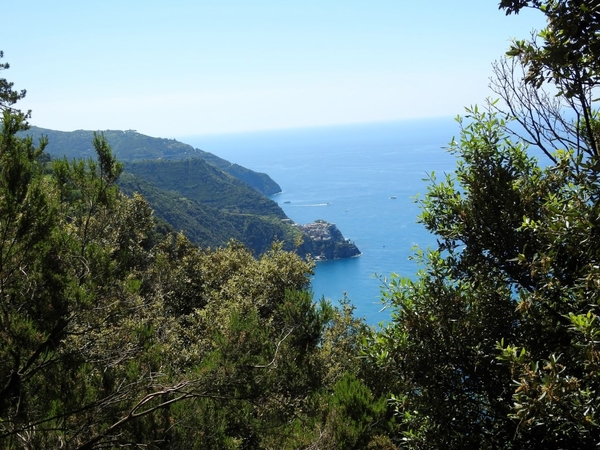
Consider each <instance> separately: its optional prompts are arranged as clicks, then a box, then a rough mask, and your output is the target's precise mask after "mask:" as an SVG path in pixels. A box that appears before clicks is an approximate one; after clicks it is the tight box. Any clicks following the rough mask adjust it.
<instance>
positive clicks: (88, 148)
mask: <svg viewBox="0 0 600 450" xmlns="http://www.w3.org/2000/svg"><path fill="white" fill-rule="evenodd" d="M102 133H104V136H105V137H106V140H107V142H108V143H109V144H110V146H111V149H112V151H113V153H114V155H115V156H116V157H117V159H119V160H120V161H124V162H128V161H140V160H181V159H189V158H200V159H202V160H204V161H206V162H207V163H209V164H211V165H213V166H215V167H217V168H219V169H221V170H222V171H224V172H227V173H229V174H230V175H233V176H234V177H236V178H238V179H239V180H241V181H243V182H244V183H246V184H248V185H249V186H251V187H253V188H254V189H256V190H257V191H259V192H260V193H262V194H264V195H273V194H276V193H278V192H281V187H279V185H278V184H277V183H276V182H275V181H273V180H272V179H271V178H270V177H269V176H268V175H267V174H264V173H258V172H254V171H252V170H250V169H246V168H245V167H242V166H239V165H237V164H232V163H231V162H229V161H227V160H224V159H222V158H219V157H218V156H216V155H213V154H212V153H209V152H205V151H203V150H200V149H196V148H194V147H192V146H191V145H188V144H184V143H183V142H179V141H176V140H175V139H164V138H155V137H151V136H146V135H144V134H140V133H138V132H136V131H134V130H127V131H119V130H105V131H103V132H102ZM25 134H27V135H30V136H32V137H33V138H34V139H36V140H37V139H39V138H40V137H41V136H47V137H48V141H49V142H48V146H47V147H46V151H47V152H48V153H49V154H50V155H51V156H52V157H54V158H57V157H59V158H62V157H63V156H66V157H67V158H68V159H72V158H88V157H91V158H94V157H95V154H94V148H93V146H92V140H93V138H94V132H93V131H89V130H76V131H56V130H50V129H47V128H40V127H31V129H30V130H28V131H27V132H26V133H25Z"/></svg>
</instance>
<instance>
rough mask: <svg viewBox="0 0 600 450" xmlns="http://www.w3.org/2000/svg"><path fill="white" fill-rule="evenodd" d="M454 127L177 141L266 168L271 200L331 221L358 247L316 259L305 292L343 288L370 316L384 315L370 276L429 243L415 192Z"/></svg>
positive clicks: (418, 125)
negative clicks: (355, 252) (354, 252)
mask: <svg viewBox="0 0 600 450" xmlns="http://www.w3.org/2000/svg"><path fill="white" fill-rule="evenodd" d="M457 134H458V127H457V125H456V123H455V122H454V121H453V120H452V119H450V118H448V119H427V120H413V121H403V122H393V123H391V122H390V123H381V124H363V125H352V126H350V125H346V126H336V127H322V128H311V129H299V130H286V131H270V132H255V133H240V134H230V135H212V136H195V137H189V136H188V137H182V138H180V140H182V141H183V142H186V143H189V144H191V145H193V146H194V147H197V148H200V149H202V150H205V151H209V152H211V153H214V154H216V155H218V156H220V157H222V158H224V159H227V160H229V161H231V162H234V163H238V164H240V165H242V166H245V167H248V168H250V169H252V170H255V171H258V172H265V173H267V174H269V175H270V176H271V178H273V179H274V180H275V181H276V182H277V183H278V184H279V185H280V186H281V188H282V190H283V192H282V193H281V194H278V195H276V196H273V197H272V198H273V200H275V201H276V202H278V203H279V205H280V206H281V207H282V208H283V210H284V211H285V213H286V214H287V215H288V216H289V217H290V218H291V219H292V220H294V221H295V222H298V223H307V222H312V221H314V220H316V219H324V220H326V221H328V222H333V223H335V224H336V225H337V226H338V228H339V229H340V230H341V231H342V233H343V234H344V236H345V237H346V238H349V239H351V240H353V241H354V242H355V243H356V245H357V246H358V248H359V249H360V250H361V252H362V255H361V256H360V257H358V258H352V259H346V260H338V261H326V262H320V263H318V264H317V267H316V270H315V276H314V278H313V280H312V289H313V293H314V296H315V298H320V297H321V296H325V297H327V298H329V299H331V300H333V301H337V300H338V299H341V298H342V297H343V295H344V292H345V293H346V294H347V296H348V298H350V300H351V301H352V302H353V304H354V305H355V306H356V314H357V315H359V316H364V317H365V318H366V319H367V321H368V323H370V324H376V323H378V322H380V321H383V320H386V319H388V318H389V312H387V311H381V308H382V305H381V302H380V298H381V293H380V289H381V281H380V280H379V279H378V277H389V275H390V274H391V273H392V272H395V273H398V274H400V275H402V276H412V275H414V274H415V272H416V271H417V270H418V266H417V265H416V264H415V263H414V262H413V261H411V260H409V256H410V255H412V254H413V253H414V246H416V245H418V246H420V247H422V248H426V247H427V246H431V245H433V244H435V238H433V237H432V236H431V235H430V234H428V233H427V232H426V231H425V230H424V228H423V226H422V225H420V224H417V223H416V220H417V215H418V214H419V207H418V205H417V204H416V203H415V196H417V195H418V194H421V195H422V194H424V193H425V191H426V186H427V184H428V182H427V181H425V180H424V179H427V178H428V177H429V175H430V174H431V173H432V172H435V173H436V174H438V175H439V176H441V175H442V174H443V173H444V172H451V171H452V170H453V168H454V164H455V160H454V157H453V156H452V155H450V154H449V153H448V152H446V151H445V150H444V148H443V147H445V146H446V145H447V143H448V142H449V141H450V140H451V138H452V137H453V136H454V135H457Z"/></svg>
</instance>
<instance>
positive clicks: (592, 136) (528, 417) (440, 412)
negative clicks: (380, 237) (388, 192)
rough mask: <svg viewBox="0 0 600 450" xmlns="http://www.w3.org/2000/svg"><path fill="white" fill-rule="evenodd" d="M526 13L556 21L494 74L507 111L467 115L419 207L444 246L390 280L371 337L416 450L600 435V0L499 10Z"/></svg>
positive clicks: (518, 45)
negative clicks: (379, 323)
mask: <svg viewBox="0 0 600 450" xmlns="http://www.w3.org/2000/svg"><path fill="white" fill-rule="evenodd" d="M526 6H532V7H534V8H537V9H539V10H540V11H542V12H543V13H544V14H545V15H546V17H547V19H548V26H547V28H545V29H544V30H542V32H541V33H540V39H541V41H542V43H538V42H536V41H517V42H515V43H514V45H513V47H512V48H511V49H510V50H509V57H511V58H513V59H512V60H508V61H507V60H504V61H501V62H500V63H498V64H497V65H496V75H497V78H496V79H495V80H493V88H494V89H495V90H496V92H498V93H499V94H500V97H501V99H502V100H503V102H504V104H503V103H500V102H490V104H489V109H487V110H480V109H479V108H477V107H474V108H470V109H468V110H467V115H466V120H464V121H462V120H460V121H459V123H460V126H461V134H460V139H458V140H453V141H452V142H451V143H450V145H449V150H450V151H451V152H452V153H454V154H455V155H456V156H457V169H456V171H455V173H454V174H453V175H448V176H446V177H445V179H443V180H441V181H438V180H437V179H436V178H435V177H433V176H432V180H431V181H432V183H431V185H430V187H429V188H428V192H427V194H426V195H425V197H424V199H423V200H422V201H421V206H422V213H421V215H420V217H419V220H420V222H421V223H423V224H424V225H425V227H426V228H427V229H428V230H429V231H431V232H432V233H434V234H435V235H436V236H437V238H438V246H437V249H435V250H428V251H421V252H419V253H418V254H417V257H418V259H420V260H421V262H422V263H423V265H424V269H423V270H422V271H420V272H419V273H418V275H417V277H416V279H400V278H397V277H392V279H391V280H390V281H389V283H388V287H387V290H386V291H385V292H384V295H385V298H386V300H387V302H388V304H389V305H390V306H391V308H392V310H393V316H392V322H391V323H390V324H389V325H388V326H387V327H385V328H384V329H383V330H381V331H380V332H377V333H374V334H373V335H372V337H371V341H370V351H369V360H370V361H372V362H373V363H374V364H377V365H378V367H380V370H382V371H383V372H382V373H385V374H386V375H387V376H386V377H385V378H386V380H387V382H386V383H385V384H384V386H386V387H387V388H389V389H390V390H391V391H392V392H395V393H396V395H395V396H394V402H395V405H396V412H397V418H398V421H399V423H400V426H401V427H402V434H401V435H400V436H397V442H398V443H400V442H403V443H404V445H407V446H408V447H411V448H512V449H516V448H591V447H593V446H594V445H596V444H597V442H599V441H600V428H599V426H598V411H597V406H596V405H597V404H599V402H600V377H599V376H598V351H597V345H598V336H599V335H600V334H599V333H600V323H599V322H598V313H599V310H600V306H599V305H600V301H599V290H598V288H599V286H600V284H599V283H600V279H599V275H600V270H599V269H598V267H599V265H598V262H599V260H600V240H599V239H598V230H599V229H600V228H599V226H600V222H599V217H600V210H599V208H600V186H599V185H598V182H599V179H600V177H599V174H600V165H599V164H598V163H599V161H598V150H597V148H598V145H597V136H598V134H597V130H598V121H597V112H596V111H595V110H593V108H592V99H593V91H594V89H595V88H596V86H597V84H598V68H597V66H596V65H597V62H598V53H597V47H596V42H597V40H598V38H597V35H598V33H597V30H598V26H599V23H600V16H599V15H598V7H597V6H596V5H595V2H584V1H578V2H566V1H565V2H562V1H548V2H541V1H533V2H528V1H517V2H512V1H509V2H502V3H501V7H503V8H505V9H506V11H507V12H508V13H513V12H518V11H519V10H520V9H521V8H523V7H526ZM578 30H579V31H580V32H581V36H580V35H579V34H578ZM521 69H522V70H523V72H521ZM521 73H522V74H523V75H522V82H521ZM548 81H550V82H551V83H552V84H553V85H554V86H555V87H556V88H557V89H556V92H557V97H552V96H551V95H548V94H547V93H545V92H544V91H543V88H544V86H545V85H546V82H548ZM565 105H566V106H568V107H569V108H571V110H572V111H574V112H575V114H574V117H569V116H568V115H567V116H565V109H564V106H565ZM504 108H506V112H505V111H504ZM513 120H516V121H517V123H519V124H520V125H521V127H522V128H521V130H518V129H517V128H516V127H514V126H513V124H514V123H515V122H512V121H513ZM528 144H530V145H533V146H536V147H538V148H539V149H541V150H542V151H543V153H544V154H545V156H544V158H545V159H544V160H543V161H538V160H537V159H536V158H533V157H531V156H530V155H529V154H528V152H529V150H530V149H529V148H528Z"/></svg>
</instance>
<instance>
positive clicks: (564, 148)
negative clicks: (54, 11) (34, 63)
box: [0, 0, 600, 450]
mask: <svg viewBox="0 0 600 450" xmlns="http://www.w3.org/2000/svg"><path fill="white" fill-rule="evenodd" d="M525 7H529V8H533V9H534V10H536V11H537V12H538V13H539V14H542V15H544V16H545V18H546V19H547V27H546V28H545V29H544V30H542V31H541V33H540V34H539V36H537V37H534V38H531V39H530V40H518V41H514V42H513V43H512V45H511V47H510V48H509V50H508V53H507V57H506V58H505V59H501V60H500V61H499V62H498V63H496V64H495V66H494V70H493V78H492V85H491V87H492V90H493V92H494V93H495V94H496V95H497V97H498V100H490V101H489V102H488V103H487V104H486V105H485V106H484V107H476V106H474V107H471V108H468V109H467V111H466V115H465V117H464V118H459V119H458V127H459V135H458V137H457V138H456V139H452V140H451V142H450V144H449V151H451V152H452V153H453V154H454V155H455V156H456V158H457V169H456V171H455V173H453V174H448V175H446V176H445V177H443V178H441V179H438V178H436V177H435V176H434V175H432V176H431V183H430V186H429V188H428V191H427V193H426V194H425V195H424V196H423V198H422V199H421V200H420V204H421V209H422V212H421V215H420V216H419V218H418V220H419V221H420V222H421V223H422V224H423V226H425V227H426V228H427V229H428V230H430V231H431V232H432V233H434V234H435V235H436V237H437V246H436V247H435V248H431V249H422V250H418V251H417V252H416V254H415V258H416V259H417V260H418V261H419V262H420V263H421V265H422V269H421V270H420V271H419V272H418V273H417V274H416V275H415V276H414V277H410V278H406V279H402V278H400V277H398V276H396V275H392V276H391V277H390V278H389V279H387V280H384V283H385V287H384V289H383V292H382V296H383V300H384V301H385V303H386V306H387V307H388V308H389V309H390V310H391V313H392V315H391V317H392V318H391V320H390V321H389V323H386V324H382V326H381V327H380V328H369V327H367V326H365V324H364V323H363V322H362V321H361V320H359V319H357V318H355V317H354V316H353V314H352V311H353V308H352V306H351V303H350V302H349V300H347V299H345V300H344V301H342V302H341V303H340V305H339V306H334V305H332V304H330V303H329V301H327V300H325V299H321V300H319V299H313V298H312V295H311V293H310V284H309V275H310V273H311V270H312V264H311V263H310V262H307V261H305V260H303V259H301V258H300V257H298V256H297V255H296V254H294V253H291V252H286V251H284V250H283V249H282V248H281V246H279V245H275V246H273V247H272V248H271V250H269V251H267V252H266V253H264V254H263V255H262V256H259V257H256V256H255V255H253V254H252V252H251V251H250V250H248V249H247V248H245V247H244V246H243V245H241V244H238V243H231V244H230V245H229V246H228V247H224V248H218V249H212V250H211V249H206V248H201V247H198V246H196V245H194V244H193V243H192V242H191V241H190V240H189V239H188V238H186V236H185V235H183V234H182V233H169V232H168V230H167V229H165V227H163V226H162V225H161V224H160V222H158V223H157V221H156V220H155V217H154V215H153V212H152V209H151V208H150V206H149V203H148V201H147V200H146V199H144V198H143V197H142V196H141V195H139V194H134V195H126V194H124V193H123V192H122V191H120V190H119V188H118V186H117V184H116V183H117V180H118V179H119V177H124V178H125V179H124V180H123V182H124V185H127V184H128V183H130V184H135V183H140V185H141V184H143V183H144V182H145V181H144V182H141V181H139V180H141V178H140V179H136V175H133V174H130V175H129V176H124V175H123V165H122V164H121V163H120V162H119V161H118V160H117V158H116V157H115V156H114V155H113V153H112V150H111V148H110V145H109V143H108V142H107V139H106V138H105V136H103V135H102V134H96V135H95V136H94V138H93V140H92V144H91V145H92V148H93V149H94V158H91V159H85V160H66V159H54V160H53V161H48V160H47V159H46V158H44V157H43V152H44V149H45V147H46V145H47V142H46V141H45V140H42V141H40V142H33V140H32V139H31V138H23V137H22V136H23V135H22V134H20V132H23V131H25V130H26V129H27V123H26V122H27V120H28V119H29V114H28V113H22V112H20V111H19V110H18V109H16V107H15V104H16V102H17V101H18V100H19V99H20V98H22V97H23V96H24V95H25V92H24V91H16V90H14V89H13V84H12V83H10V82H8V81H7V80H6V79H0V109H2V112H3V119H2V132H1V133H0V448H6V449H16V448H23V449H31V448H65V449H100V448H124V447H132V448H157V449H163V448H164V449H190V448H191V449H214V448H219V449H221V448H222V449H254V448H265V449H273V448H277V449H365V448H366V449H385V450H392V449H399V448H407V449H499V448H501V449H507V450H508V449H510V450H514V449H591V448H596V447H598V443H599V442H600V425H599V423H600V422H599V421H600V419H599V417H598V416H599V413H598V405H599V404H600V352H599V347H598V346H599V342H600V324H599V321H598V313H599V310H600V233H599V230H600V181H599V180H600V163H599V161H600V138H599V136H600V133H599V130H600V116H599V115H598V111H597V109H595V108H594V105H595V103H594V102H595V101H596V99H597V98H598V96H597V92H596V91H597V88H598V87H599V84H600V67H599V64H600V51H599V49H600V32H599V30H600V15H599V14H598V6H597V5H596V2H592V1H579V2H571V1H569V2H567V1H560V0H559V1H527V0H519V1H516V0H502V1H501V2H500V9H501V10H502V11H504V12H506V13H507V14H508V15H510V14H514V13H518V12H519V11H520V10H522V8H525ZM506 20H510V18H507V19H506ZM0 57H2V54H1V53H0ZM6 68H8V66H7V65H5V64H2V65H0V69H6ZM534 150H535V152H536V153H537V154H542V155H543V156H542V157H541V159H536V158H534V157H532V156H531V152H532V151H534ZM143 164H146V163H142V165H141V166H139V167H140V170H142V171H144V170H146V171H149V169H148V167H149V166H144V165H143ZM178 164H187V163H186V162H185V161H182V162H178V163H175V164H174V165H173V166H172V167H173V170H175V171H177V173H180V172H179V171H181V170H184V168H183V166H180V165H178ZM127 178H129V179H127ZM188 188H189V192H190V195H192V193H193V192H195V190H194V189H195V188H194V186H193V185H190V186H189V187H188ZM149 191H150V192H151V189H150V190H149ZM198 195H201V193H199V194H198ZM187 207H189V208H192V207H197V205H192V204H189V205H188V206H187ZM232 207H233V206H232ZM181 208H184V205H183V204H182V205H181ZM226 213H228V214H229V213H231V211H226ZM191 215H193V214H192V213H191V212H190V216H191ZM315 300H316V301H315Z"/></svg>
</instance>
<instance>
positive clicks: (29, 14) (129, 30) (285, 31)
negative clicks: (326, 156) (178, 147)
mask: <svg viewBox="0 0 600 450" xmlns="http://www.w3.org/2000/svg"><path fill="white" fill-rule="evenodd" d="M3 12H4V13H5V15H6V17H10V18H11V20H9V21H5V23H4V24H3V27H2V29H1V30H0V50H3V51H4V55H5V58H4V59H3V60H2V62H8V63H9V64H10V66H11V68H10V70H8V71H3V73H2V77H6V78H7V79H8V80H9V81H13V82H14V83H15V88H16V89H26V90H27V97H26V98H25V99H24V100H23V101H22V102H21V103H20V104H19V106H20V107H21V108H22V109H31V110H32V111H33V118H32V121H31V122H32V123H33V124H36V125H37V124H39V126H42V127H45V128H51V129H56V130H65V131H71V130H77V129H123V130H126V129H135V130H137V131H138V132H140V133H143V134H147V135H150V136H160V137H175V136H189V135H200V134H223V133H236V132H246V131H256V130H264V131H266V130H277V129H291V128H309V127H314V126H330V125H344V124H357V123H374V122H389V121H396V120H404V119H411V118H418V119H423V118H429V117H446V116H455V115H456V114H460V113H462V112H463V107H464V106H469V105H472V104H475V103H483V102H484V101H485V98H486V97H487V96H489V95H490V94H491V92H490V91H489V89H488V78H489V76H490V75H491V73H492V70H491V63H492V62H493V61H494V60H497V59H498V58H500V57H501V56H502V55H503V54H504V53H505V51H506V50H507V48H508V46H509V42H510V39H511V38H527V37H529V36H530V34H531V31H532V30H533V29H539V28H540V27H541V26H542V25H543V22H541V20H542V19H543V17H542V16H541V15H537V14H535V13H534V12H532V11H523V12H522V13H521V14H520V15H518V16H509V17H506V16H505V15H504V13H503V12H502V11H500V10H498V5H497V2H494V1H490V2H487V1H486V2H473V1H468V0H460V1H457V2H452V3H448V2H442V1H441V0H440V1H433V2H429V3H427V4H416V3H414V2H411V3H406V4H401V2H395V1H392V0H382V1H378V2H375V3H371V4H368V5H367V4H359V3H352V2H341V1H339V0H332V1H330V2H317V1H316V0H309V1H303V2H294V1H291V2H273V1H267V0H263V1H257V2H253V3H252V4H249V3H247V2H242V1H241V0H231V1H229V2H214V1H184V0H179V1H171V2H168V3H167V2H163V1H159V0H157V1H152V2H141V1H139V0H132V1H130V2H118V1H116V0H107V1H106V2H103V3H102V4H96V3H81V2H75V1H71V0H65V1H62V2H60V3H58V4H57V3H48V2H44V1H41V0H37V1H32V2H11V3H8V4H7V5H4V9H3Z"/></svg>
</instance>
